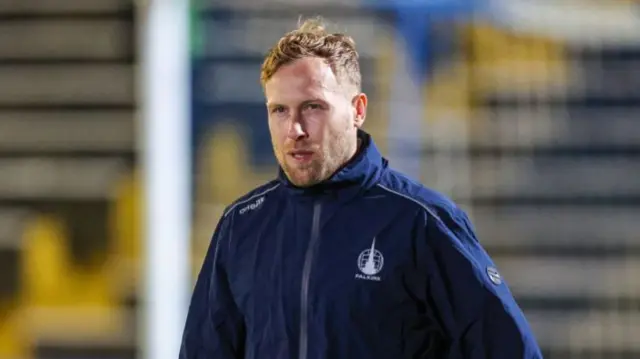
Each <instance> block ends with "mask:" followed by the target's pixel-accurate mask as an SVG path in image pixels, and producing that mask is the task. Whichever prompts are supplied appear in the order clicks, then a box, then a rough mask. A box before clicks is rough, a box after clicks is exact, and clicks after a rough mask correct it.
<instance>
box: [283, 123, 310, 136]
mask: <svg viewBox="0 0 640 359" xmlns="http://www.w3.org/2000/svg"><path fill="white" fill-rule="evenodd" d="M287 135H288V137H289V138H291V139H292V140H299V139H302V138H305V137H307V133H306V132H305V130H304V126H303V125H302V123H301V122H300V121H297V120H293V121H291V123H290V124H289V131H288V133H287Z"/></svg>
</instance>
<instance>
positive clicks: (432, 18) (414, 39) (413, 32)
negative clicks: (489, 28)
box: [363, 0, 484, 84]
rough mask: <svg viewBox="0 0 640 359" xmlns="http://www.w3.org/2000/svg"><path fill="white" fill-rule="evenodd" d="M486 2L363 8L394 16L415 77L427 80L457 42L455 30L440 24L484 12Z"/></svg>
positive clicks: (426, 1)
mask: <svg viewBox="0 0 640 359" xmlns="http://www.w3.org/2000/svg"><path fill="white" fill-rule="evenodd" d="M483 3H484V1H483V0H363V5H364V6H367V7H371V8H374V9H376V10H377V11H380V12H385V13H390V14H392V15H393V16H392V18H393V21H394V23H393V24H392V25H393V26H394V27H395V29H396V30H397V31H398V34H399V35H400V36H401V37H402V38H403V39H404V41H405V43H406V45H407V47H406V50H407V52H408V56H409V59H410V64H408V65H409V66H410V67H411V71H412V73H413V74H414V76H413V78H414V79H416V81H418V82H419V83H420V84H422V83H424V81H426V80H427V78H428V76H429V73H430V72H431V71H432V70H433V68H434V67H435V63H436V62H437V61H438V59H441V58H446V57H447V55H448V54H449V53H450V52H451V51H452V45H453V44H454V43H455V40H456V39H455V36H456V34H455V32H454V31H451V27H445V28H444V31H438V30H437V29H438V24H439V23H443V22H449V23H450V22H451V21H454V20H468V19H469V18H470V17H471V16H474V15H475V14H477V13H478V11H480V10H481V5H482V4H483Z"/></svg>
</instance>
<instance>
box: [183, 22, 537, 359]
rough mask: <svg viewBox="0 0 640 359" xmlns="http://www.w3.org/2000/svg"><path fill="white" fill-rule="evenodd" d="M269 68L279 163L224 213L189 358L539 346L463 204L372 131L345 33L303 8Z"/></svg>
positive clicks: (476, 351) (522, 354) (467, 352)
mask: <svg viewBox="0 0 640 359" xmlns="http://www.w3.org/2000/svg"><path fill="white" fill-rule="evenodd" d="M261 82H262V85H263V88H264V93H265V96H266V107H267V111H268V118H269V129H270V132H271V139H272V142H273V149H274V153H275V156H276V158H277V160H278V163H279V164H280V172H279V176H278V178H277V179H275V180H273V181H271V182H269V183H267V184H265V185H263V186H261V187H259V188H256V189H254V190H253V191H251V192H249V193H248V194H246V195H245V196H243V197H241V198H240V199H238V200H237V201H236V202H235V203H233V204H231V205H230V206H229V207H228V208H227V209H226V211H225V213H224V215H223V216H222V218H221V219H220V221H219V223H218V225H217V228H216V230H215V233H214V235H213V239H212V242H211V246H210V249H209V252H208V253H207V256H206V259H205V262H204V265H203V267H202V270H201V273H200V275H199V277H198V280H197V283H196V287H195V289H194V293H193V298H192V303H191V306H190V309H189V314H188V318H187V323H186V327H185V332H184V338H183V344H182V349H181V355H180V357H181V358H182V359H196V358H197V359H204V358H210V359H241V358H252V359H294V358H295V359H362V358H368V359H371V358H380V359H401V358H437V359H440V358H448V359H453V358H470V359H471V358H473V359H480V358H483V359H489V358H491V359H519V358H526V359H532V358H541V354H540V351H539V349H538V346H537V344H536V341H535V339H534V336H533V334H532V333H531V330H530V328H529V326H528V324H527V323H526V320H525V318H524V316H523V314H522V312H521V310H520V309H519V307H518V306H517V304H516V302H515V301H514V299H513V297H512V295H511V293H510V291H509V289H508V288H507V285H506V284H505V282H504V281H503V280H502V278H501V277H500V275H499V274H498V272H497V270H496V268H495V265H494V263H493V262H492V261H491V259H490V258H489V256H488V255H487V254H486V252H485V251H484V250H483V249H482V247H481V246H480V244H479V242H478V239H477V238H476V236H475V234H474V230H473V228H472V226H471V224H470V222H469V220H468V219H467V216H466V215H465V214H464V213H463V211H462V210H460V209H459V208H458V207H457V206H456V205H455V204H454V203H452V202H451V201H450V200H448V199H447V198H445V197H443V196H442V195H440V194H437V193H436V192H434V191H432V190H429V189H427V188H425V187H423V186H422V185H421V184H419V183H418V182H415V181H413V180H411V179H409V178H407V177H406V176H404V175H402V174H401V173H398V172H396V171H394V170H393V169H391V168H390V167H389V166H388V162H387V161H386V160H385V159H384V158H383V157H382V156H381V155H380V153H379V152H378V150H377V149H376V146H375V144H374V142H373V140H372V139H371V137H370V136H369V135H368V134H367V133H365V132H364V131H362V130H361V127H362V125H363V123H364V121H365V118H366V110H367V96H366V95H365V94H363V93H362V92H361V79H360V70H359V65H358V54H357V52H356V48H355V44H354V42H353V40H352V39H351V38H350V37H348V36H346V35H343V34H331V33H327V32H326V31H325V30H324V28H323V27H322V24H321V23H320V22H319V21H317V20H309V21H307V22H305V23H304V24H302V26H301V27H300V28H299V29H297V30H295V31H292V32H290V33H288V34H286V35H285V36H284V37H283V38H282V39H280V41H279V42H278V43H277V44H276V45H275V46H274V47H273V48H272V49H271V51H270V52H269V53H268V55H267V57H266V59H265V61H264V64H263V66H262V74H261Z"/></svg>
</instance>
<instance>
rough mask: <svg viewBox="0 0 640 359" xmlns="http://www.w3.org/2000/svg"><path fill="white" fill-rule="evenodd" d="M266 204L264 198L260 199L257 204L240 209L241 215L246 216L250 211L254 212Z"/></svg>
mask: <svg viewBox="0 0 640 359" xmlns="http://www.w3.org/2000/svg"><path fill="white" fill-rule="evenodd" d="M262 203H264V197H260V198H258V199H257V200H256V201H255V202H253V203H251V204H248V205H246V206H244V207H242V208H241V209H240V214H245V213H247V212H248V211H253V210H255V209H257V208H258V207H260V205H261V204H262Z"/></svg>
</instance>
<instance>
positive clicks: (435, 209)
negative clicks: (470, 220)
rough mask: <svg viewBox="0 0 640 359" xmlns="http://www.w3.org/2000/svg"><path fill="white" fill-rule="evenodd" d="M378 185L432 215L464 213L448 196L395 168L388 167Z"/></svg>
mask: <svg viewBox="0 0 640 359" xmlns="http://www.w3.org/2000/svg"><path fill="white" fill-rule="evenodd" d="M378 187H380V188H382V189H383V190H385V191H386V192H389V193H391V194H393V195H395V196H397V197H398V198H399V200H403V201H409V202H413V203H414V204H415V205H416V206H419V207H422V208H423V209H424V210H425V211H427V213H428V214H430V215H432V216H436V217H441V216H442V215H445V216H447V217H449V216H457V215H459V214H463V213H464V211H463V210H462V209H461V208H460V207H458V205H457V204H456V203H455V202H454V201H453V200H452V199H451V198H449V197H448V196H446V195H444V194H443V193H440V192H438V191H436V190H434V189H431V188H428V187H426V186H425V185H423V184H422V183H420V182H418V181H417V180H415V179H413V178H411V177H409V176H407V175H405V174H403V173H401V172H398V171H397V170H393V169H389V170H388V171H387V173H386V175H385V176H384V177H383V178H382V180H381V181H380V183H379V184H378Z"/></svg>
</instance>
